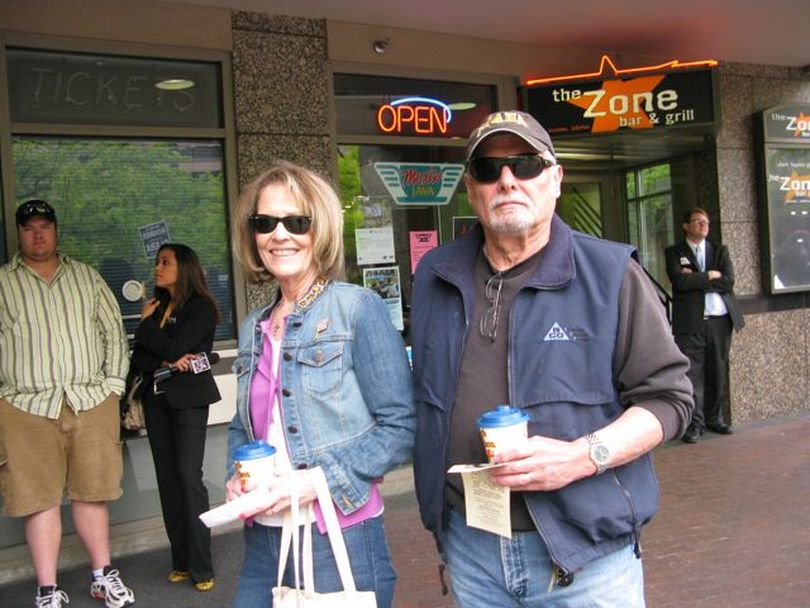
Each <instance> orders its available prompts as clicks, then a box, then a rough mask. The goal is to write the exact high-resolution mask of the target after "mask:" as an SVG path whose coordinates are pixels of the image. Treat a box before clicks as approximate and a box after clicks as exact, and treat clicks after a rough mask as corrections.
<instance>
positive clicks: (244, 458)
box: [233, 441, 276, 488]
mask: <svg viewBox="0 0 810 608" xmlns="http://www.w3.org/2000/svg"><path fill="white" fill-rule="evenodd" d="M275 463H276V448H274V447H273V446H272V445H270V444H269V443H267V442H265V441H253V442H251V443H246V444H245V445H243V446H240V447H238V448H237V449H236V450H234V452H233V464H234V468H235V469H236V474H237V475H238V476H239V479H240V480H241V481H242V487H243V488H246V487H247V486H248V485H249V484H252V485H253V486H256V487H258V486H260V485H268V484H269V483H270V479H271V478H272V477H273V474H274V473H275Z"/></svg>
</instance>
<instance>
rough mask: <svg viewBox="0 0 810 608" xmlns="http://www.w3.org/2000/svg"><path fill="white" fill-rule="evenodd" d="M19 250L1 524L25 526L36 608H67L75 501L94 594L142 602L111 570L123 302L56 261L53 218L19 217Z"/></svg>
mask: <svg viewBox="0 0 810 608" xmlns="http://www.w3.org/2000/svg"><path fill="white" fill-rule="evenodd" d="M16 220H17V237H18V240H19V246H20V250H19V253H17V254H16V255H15V256H14V257H13V259H12V260H11V262H9V263H8V264H6V265H5V266H3V267H2V268H0V382H1V383H2V384H1V385H0V489H2V493H3V507H4V514H5V515H8V516H12V517H25V536H26V541H27V543H28V548H29V551H30V553H31V559H32V562H33V565H34V570H35V571H36V576H37V584H38V589H37V594H36V597H35V599H34V606H35V607H36V608H61V607H62V606H64V605H67V603H68V596H67V594H66V593H65V591H64V590H62V589H59V588H58V587H57V585H56V570H57V562H58V559H59V547H60V543H61V537H62V521H61V503H62V496H63V494H64V493H65V490H67V497H68V499H69V500H70V503H71V513H72V515H73V522H74V525H75V527H76V531H77V533H78V534H79V537H80V538H81V540H82V542H83V543H84V546H85V548H86V549H87V553H88V555H89V557H90V562H91V566H92V569H93V577H92V581H91V586H90V593H91V595H92V596H93V597H95V598H97V599H101V600H104V602H105V605H106V606H107V608H121V607H123V606H129V605H132V604H134V603H135V598H134V596H133V593H132V591H131V590H130V589H128V588H127V587H126V586H125V585H124V584H123V583H122V582H121V579H120V577H119V575H118V571H117V570H113V569H112V568H111V567H110V539H109V514H108V510H107V501H109V500H115V499H117V498H119V497H120V496H121V492H122V490H121V478H122V475H123V466H122V453H121V443H120V436H119V435H120V423H119V414H118V400H119V396H120V395H121V394H122V393H123V391H124V378H125V377H126V372H127V367H128V364H129V357H128V354H129V353H128V347H127V340H126V334H125V333H124V327H123V324H122V322H121V312H120V310H119V308H118V304H117V303H116V301H115V297H114V296H113V294H112V292H111V291H110V289H109V287H107V285H106V283H105V282H104V280H103V279H102V278H101V275H99V274H98V272H96V271H95V270H93V269H92V268H90V267H89V266H87V265H86V264H82V263H81V262H78V261H76V260H74V259H72V258H70V257H69V256H67V255H65V254H63V253H61V252H58V251H57V249H56V243H57V222H56V213H55V211H54V210H53V208H52V207H51V206H50V205H49V204H48V203H46V202H45V201H41V200H31V201H28V202H26V203H23V204H22V205H21V206H20V207H19V208H18V209H17V212H16Z"/></svg>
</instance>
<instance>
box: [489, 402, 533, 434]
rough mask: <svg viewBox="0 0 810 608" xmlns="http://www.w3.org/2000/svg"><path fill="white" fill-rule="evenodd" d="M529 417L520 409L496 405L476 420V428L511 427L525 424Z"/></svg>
mask: <svg viewBox="0 0 810 608" xmlns="http://www.w3.org/2000/svg"><path fill="white" fill-rule="evenodd" d="M528 419H529V415H528V414H527V413H526V412H524V411H523V410H521V409H518V408H516V407H512V406H511V405H498V406H496V407H495V409H494V410H490V411H488V412H484V413H483V414H481V417H480V418H479V419H478V426H479V427H481V428H485V429H488V428H492V427H501V426H512V425H513V424H520V423H521V422H526V421H527V420H528Z"/></svg>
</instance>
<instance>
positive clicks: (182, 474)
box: [131, 243, 220, 591]
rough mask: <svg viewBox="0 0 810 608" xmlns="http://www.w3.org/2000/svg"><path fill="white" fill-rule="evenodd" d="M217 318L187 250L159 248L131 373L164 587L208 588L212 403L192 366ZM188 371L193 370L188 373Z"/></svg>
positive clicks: (205, 381) (208, 384)
mask: <svg viewBox="0 0 810 608" xmlns="http://www.w3.org/2000/svg"><path fill="white" fill-rule="evenodd" d="M218 321H219V312H218V310H217V305H216V302H215V301H214V298H213V296H212V295H211V292H210V291H209V290H208V286H207V285H206V283H205V276H204V274H203V269H202V266H201V265H200V260H199V258H198V257H197V254H196V253H195V252H194V250H193V249H191V247H187V246H186V245H180V244H178V243H167V244H165V245H162V246H161V247H160V249H159V250H158V253H157V259H156V261H155V295H154V297H153V298H151V299H149V300H147V301H146V302H144V304H143V307H142V310H141V324H140V325H139V326H138V329H137V330H136V331H135V346H134V348H133V350H132V365H131V370H132V371H134V372H141V373H142V374H143V375H144V385H143V386H144V392H143V402H144V414H145V417H146V432H147V435H148V437H149V446H150V447H151V449H152V459H153V460H154V463H155V473H156V475H157V483H158V493H159V494H160V506H161V509H162V511H163V522H164V524H165V526H166V533H167V535H168V536H169V543H170V545H171V550H172V571H171V572H170V573H169V576H168V579H169V581H170V582H172V583H180V582H183V581H187V580H189V579H191V582H192V583H193V584H194V588H195V589H197V591H210V590H211V589H213V588H214V568H213V565H212V563H211V533H210V531H209V530H208V528H206V527H205V525H203V523H202V522H201V521H200V519H199V515H200V513H204V512H205V511H207V510H208V508H209V504H208V490H207V489H206V487H205V483H203V474H202V466H203V455H204V453H205V435H206V429H207V427H208V407H209V405H210V404H211V403H214V402H216V401H219V399H220V395H219V390H218V389H217V384H216V381H215V380H214V376H213V375H212V374H211V371H210V369H209V370H207V371H199V368H200V367H201V366H200V365H199V364H198V363H197V362H196V361H194V360H195V359H197V358H198V355H199V353H206V356H207V353H210V352H211V349H212V348H213V344H214V329H215V328H216V324H217V322H218ZM192 366H194V367H196V368H197V369H196V370H194V372H193V373H192V369H193V368H192Z"/></svg>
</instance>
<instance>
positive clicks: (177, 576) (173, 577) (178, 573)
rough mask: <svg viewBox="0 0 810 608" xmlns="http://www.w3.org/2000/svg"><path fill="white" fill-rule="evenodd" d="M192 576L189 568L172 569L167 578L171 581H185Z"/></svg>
mask: <svg viewBox="0 0 810 608" xmlns="http://www.w3.org/2000/svg"><path fill="white" fill-rule="evenodd" d="M190 577H191V573H190V572H188V571H187V570H172V571H171V572H169V576H168V577H166V578H168V579H169V582H170V583H182V582H183V581H187V580H188V579H189V578H190Z"/></svg>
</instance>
